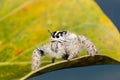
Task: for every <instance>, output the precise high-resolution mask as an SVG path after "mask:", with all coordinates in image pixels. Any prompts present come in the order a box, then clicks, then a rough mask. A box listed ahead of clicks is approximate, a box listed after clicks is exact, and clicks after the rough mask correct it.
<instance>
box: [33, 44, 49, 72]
mask: <svg viewBox="0 0 120 80" xmlns="http://www.w3.org/2000/svg"><path fill="white" fill-rule="evenodd" d="M50 53H51V49H50V45H43V46H41V47H38V48H36V49H35V50H34V51H33V55H32V71H34V70H37V69H38V68H39V66H40V64H41V58H42V56H43V55H44V56H47V55H49V56H51V54H50Z"/></svg>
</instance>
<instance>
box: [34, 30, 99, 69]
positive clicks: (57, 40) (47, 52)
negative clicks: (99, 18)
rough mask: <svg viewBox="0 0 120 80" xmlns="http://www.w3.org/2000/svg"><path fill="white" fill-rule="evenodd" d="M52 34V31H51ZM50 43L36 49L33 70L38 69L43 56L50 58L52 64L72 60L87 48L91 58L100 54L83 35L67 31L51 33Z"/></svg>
mask: <svg viewBox="0 0 120 80" xmlns="http://www.w3.org/2000/svg"><path fill="white" fill-rule="evenodd" d="M49 32H50V31H49ZM50 34H51V38H50V43H48V44H45V45H43V46H41V47H38V48H36V49H35V50H34V51H33V56H32V70H36V69H38V67H39V65H40V63H41V57H42V56H50V57H51V58H52V63H53V62H55V58H63V59H66V60H68V61H69V60H71V59H73V58H75V57H77V56H78V55H79V53H80V52H81V51H82V49H83V48H85V49H86V50H87V52H88V54H89V55H90V56H94V55H95V54H97V53H98V51H97V49H96V47H95V45H94V44H93V43H92V42H91V41H90V40H88V39H87V38H86V37H85V36H83V35H76V34H74V33H71V32H67V31H55V32H50Z"/></svg>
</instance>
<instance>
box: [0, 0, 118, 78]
mask: <svg viewBox="0 0 120 80" xmlns="http://www.w3.org/2000/svg"><path fill="white" fill-rule="evenodd" d="M48 29H51V30H52V31H54V30H68V31H71V32H74V33H76V34H79V35H81V34H82V35H85V36H86V37H88V38H89V39H90V40H91V41H92V42H93V43H94V44H95V45H96V46H97V49H98V50H99V53H100V54H103V55H106V56H109V57H111V58H114V59H116V60H120V57H119V56H120V53H119V49H120V34H119V32H118V31H117V29H116V28H115V26H114V24H113V23H112V22H111V21H110V20H109V19H108V18H107V17H106V16H105V15H104V13H103V12H102V11H101V10H100V8H99V7H98V5H97V4H96V3H95V2H94V0H72V1H69V0H60V1H56V0H52V1H51V0H19V1H16V0H12V1H11V0H0V80H8V79H9V80H13V79H20V78H21V77H23V76H25V75H26V74H28V73H29V72H30V71H31V69H30V68H31V55H32V52H33V50H34V49H35V48H36V47H37V46H39V45H41V44H44V43H46V42H49V41H48V40H49V39H48V38H49V37H50V35H49V33H48V32H47V31H48ZM85 54H86V52H84V51H83V52H82V53H81V55H80V56H82V55H85ZM58 61H60V60H58ZM49 64H50V59H49V58H47V57H45V58H43V63H42V64H41V67H42V66H45V65H49Z"/></svg>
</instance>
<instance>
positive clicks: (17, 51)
mask: <svg viewBox="0 0 120 80" xmlns="http://www.w3.org/2000/svg"><path fill="white" fill-rule="evenodd" d="M22 52H23V49H22V48H20V49H17V50H16V51H15V52H14V56H18V55H20V54H21V53H22Z"/></svg>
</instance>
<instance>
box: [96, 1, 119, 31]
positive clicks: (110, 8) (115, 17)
mask: <svg viewBox="0 0 120 80" xmlns="http://www.w3.org/2000/svg"><path fill="white" fill-rule="evenodd" d="M95 1H96V2H97V4H98V5H99V6H100V7H101V9H102V10H103V12H104V13H105V14H106V15H107V16H108V17H109V18H110V19H111V21H112V22H113V23H114V24H115V25H116V27H117V28H118V30H119V32H120V0H95Z"/></svg>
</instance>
